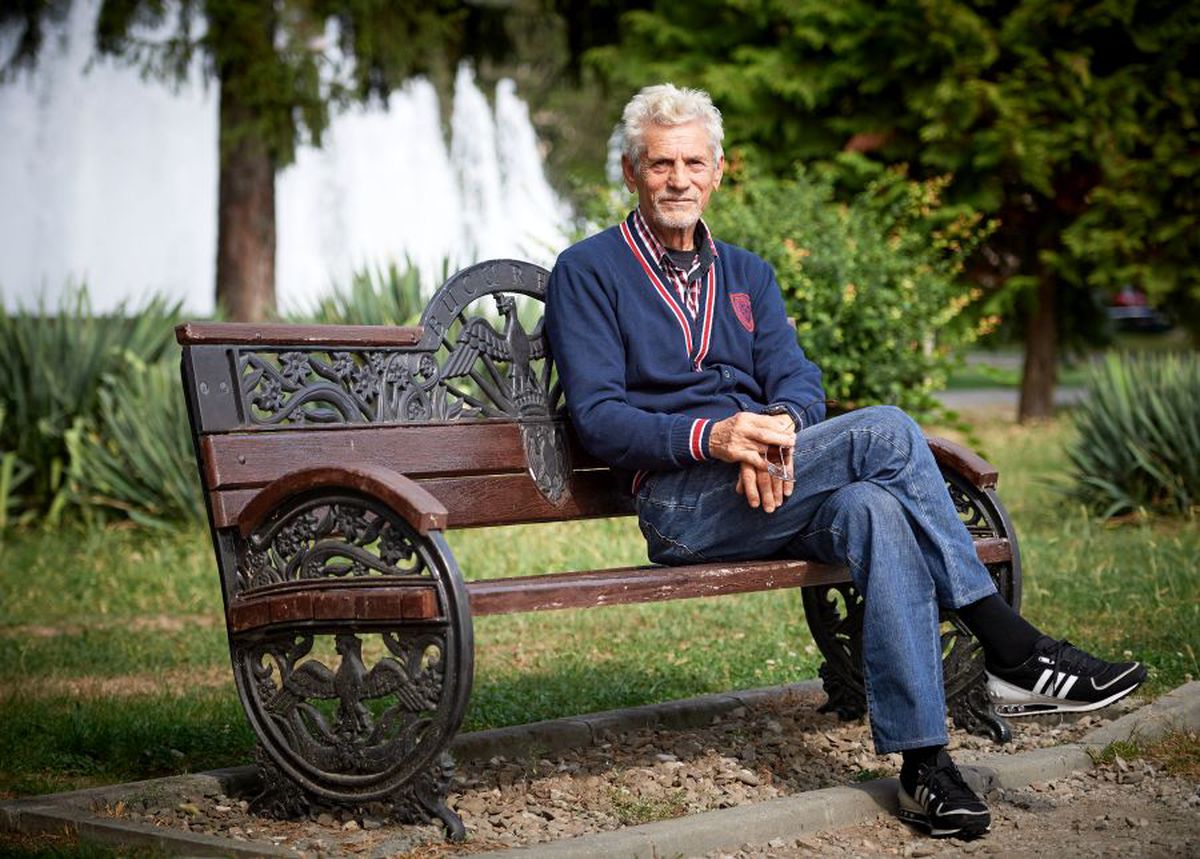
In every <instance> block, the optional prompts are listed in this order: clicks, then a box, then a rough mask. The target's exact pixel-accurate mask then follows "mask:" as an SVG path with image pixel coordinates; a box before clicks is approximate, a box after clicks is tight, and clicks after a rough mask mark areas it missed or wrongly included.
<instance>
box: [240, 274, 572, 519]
mask: <svg viewBox="0 0 1200 859" xmlns="http://www.w3.org/2000/svg"><path fill="white" fill-rule="evenodd" d="M546 277H547V274H546V271H545V269H542V268H540V267H539V266H535V265H532V264H530V263H524V262H518V261H516V260H497V261H493V262H489V263H485V264H481V265H476V266H472V267H470V268H467V269H465V270H463V271H462V272H460V273H458V274H457V275H455V276H454V277H452V278H451V279H450V280H448V281H447V282H446V283H445V284H444V285H443V286H442V287H441V288H440V289H439V290H438V291H437V292H436V293H435V294H434V296H433V297H432V298H431V299H430V302H429V304H428V306H427V307H426V310H425V313H424V315H423V316H422V317H421V321H420V325H421V327H422V328H423V329H424V330H423V334H422V337H421V340H420V342H419V343H417V344H416V345H415V346H412V347H409V348H402V349H394V348H393V349H363V350H361V351H330V352H320V351H284V352H279V351H278V350H273V351H272V350H258V349H244V350H239V352H238V357H237V360H238V375H239V379H240V381H241V395H242V396H241V401H242V402H241V404H240V405H241V408H242V412H243V414H245V415H246V416H247V417H248V418H249V420H250V422H252V423H254V424H258V425H262V426H284V425H288V424H341V423H351V424H353V423H370V424H379V423H431V422H440V421H458V420H467V419H473V418H474V419H478V418H508V419H511V420H514V421H516V422H517V423H518V425H519V426H520V429H521V438H522V442H523V446H524V449H525V458H526V463H527V465H528V471H529V476H530V478H531V479H532V480H533V482H534V485H535V486H536V487H537V489H538V491H539V492H540V493H541V495H542V496H543V497H544V498H545V499H546V500H547V501H549V502H550V503H552V504H554V505H556V506H562V505H563V504H565V503H566V502H567V501H568V500H569V498H570V489H569V487H568V483H567V478H568V476H569V475H570V473H571V462H570V458H569V452H568V451H569V448H568V445H567V438H566V431H565V428H564V422H563V417H564V415H565V407H564V405H563V398H562V391H561V388H560V386H559V385H558V383H557V380H556V379H555V378H554V373H553V363H552V361H551V360H550V358H549V355H548V351H547V341H546V338H545V337H544V336H543V334H542V321H541V319H540V318H539V320H538V322H537V323H536V325H535V326H534V327H533V330H532V331H531V332H530V331H527V330H526V327H525V325H524V323H523V322H522V320H521V318H520V317H521V314H520V306H519V305H518V301H517V300H516V299H515V298H514V294H515V295H524V296H528V297H529V298H533V299H536V300H537V307H538V311H539V317H540V305H541V302H542V301H543V300H544V297H545V290H546ZM489 297H490V298H491V299H492V300H493V302H494V308H495V313H494V314H492V313H489V311H490V310H491V309H492V308H491V307H489V306H488V304H489V302H487V301H486V299H488V298H489ZM470 311H475V312H476V313H477V314H478V315H468V313H469V312H470Z"/></svg>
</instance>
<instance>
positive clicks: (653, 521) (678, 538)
mask: <svg viewBox="0 0 1200 859" xmlns="http://www.w3.org/2000/svg"><path fill="white" fill-rule="evenodd" d="M694 525H695V523H694V516H693V514H692V511H689V510H684V509H681V508H677V507H675V508H672V507H661V506H659V505H656V504H647V505H645V506H644V507H643V508H642V509H640V510H639V511H638V527H639V528H640V529H641V532H642V536H643V537H645V538H646V553H647V555H648V556H649V558H650V560H651V562H653V563H655V564H667V565H672V566H673V565H678V564H699V563H703V562H704V561H706V560H707V558H705V557H704V556H703V555H702V554H700V553H699V552H697V551H696V550H695V549H693V548H692V546H691V545H689V544H690V543H693V540H692V536H691V535H690V534H689V533H688V532H689V530H690V529H691V528H693V527H694Z"/></svg>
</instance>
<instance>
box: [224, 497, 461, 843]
mask: <svg viewBox="0 0 1200 859" xmlns="http://www.w3.org/2000/svg"><path fill="white" fill-rule="evenodd" d="M234 554H235V555H236V558H237V567H236V570H237V574H236V577H237V588H238V590H237V594H236V596H235V598H234V599H233V600H232V601H231V605H230V608H229V617H230V625H231V630H232V634H231V649H232V657H233V666H234V676H235V679H236V682H237V688H238V694H239V696H240V697H241V700H242V702H243V705H244V707H245V709H246V714H247V716H248V718H249V719H250V723H251V725H252V726H253V728H254V731H255V734H256V736H257V737H258V739H259V743H260V751H259V755H258V760H259V764H260V766H261V768H262V770H263V773H264V789H263V792H262V793H261V794H260V795H259V797H258V798H257V799H256V801H255V807H256V809H257V810H259V811H265V812H268V813H270V814H272V815H274V816H293V815H295V814H298V813H300V812H302V811H304V810H306V809H307V808H308V807H309V806H310V805H311V804H313V801H314V800H315V801H316V802H318V803H319V802H320V801H321V800H327V801H332V802H334V803H339V804H353V805H365V804H367V803H371V802H383V803H386V804H388V805H389V806H390V807H391V810H392V812H393V814H394V815H395V816H396V817H397V818H399V819H402V820H412V821H422V820H426V819H429V818H436V819H440V820H442V821H443V822H444V823H445V824H446V826H447V828H448V829H449V830H450V832H451V834H452V836H456V837H462V835H463V834H464V832H463V829H462V822H461V821H460V820H459V818H458V816H457V815H455V814H454V813H453V812H452V811H450V810H449V809H447V808H446V806H445V802H444V798H445V795H446V791H447V789H448V787H449V781H448V775H449V773H450V772H452V769H451V768H450V766H449V764H448V761H446V760H443V759H442V756H443V751H442V750H443V749H444V747H445V745H446V743H448V742H449V740H450V738H451V737H453V735H454V732H455V731H456V730H457V729H458V726H459V725H460V724H461V722H462V715H463V711H464V709H465V707H466V703H467V698H468V696H469V694H470V680H471V676H472V669H471V664H472V659H473V651H472V627H471V616H470V613H469V611H468V610H467V605H466V595H465V592H464V591H463V585H462V581H461V575H460V574H459V571H458V569H457V567H456V566H455V563H454V559H453V557H452V556H451V555H450V553H449V551H448V549H447V548H446V546H445V544H444V542H443V541H442V540H441V538H440V535H437V534H436V533H435V534H433V535H432V536H430V535H425V536H423V535H421V534H418V533H417V532H416V531H415V530H414V529H413V528H412V527H411V526H410V525H409V523H408V522H406V521H405V520H404V519H403V518H401V517H399V516H397V515H396V513H395V512H394V511H393V510H391V509H389V508H388V507H387V506H385V505H383V504H381V503H380V502H379V501H378V500H376V499H375V498H372V497H371V496H369V495H356V494H340V495H330V494H324V493H319V494H314V493H312V492H308V493H301V494H299V495H297V496H294V497H292V498H289V499H288V500H287V501H285V502H283V503H282V504H280V505H279V506H278V507H277V508H275V510H274V511H273V512H272V513H271V515H270V516H269V518H268V519H267V520H266V521H264V522H262V523H261V524H260V525H258V526H257V527H255V528H254V529H253V530H252V531H250V532H249V533H248V534H247V535H246V537H245V538H239V539H237V540H236V541H235V547H234ZM298 586H304V587H303V589H299V588H298Z"/></svg>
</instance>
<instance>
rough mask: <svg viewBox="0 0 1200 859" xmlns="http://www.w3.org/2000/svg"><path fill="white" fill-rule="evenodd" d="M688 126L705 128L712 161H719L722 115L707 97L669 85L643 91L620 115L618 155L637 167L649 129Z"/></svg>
mask: <svg viewBox="0 0 1200 859" xmlns="http://www.w3.org/2000/svg"><path fill="white" fill-rule="evenodd" d="M689 122H699V123H700V124H701V125H702V126H704V130H705V131H706V132H708V142H709V147H710V148H711V150H712V157H713V161H716V160H718V159H719V158H720V157H721V153H722V150H721V141H722V140H724V139H725V128H724V126H723V125H722V124H721V111H719V110H717V108H716V106H715V105H713V103H712V98H710V97H709V95H708V93H706V92H705V91H704V90H702V89H687V88H686V87H685V88H681V87H677V86H675V84H671V83H666V84H656V85H655V86H648V87H643V88H642V90H641V92H639V93H638V94H637V95H635V96H634V97H633V98H631V99H630V100H629V104H627V105H625V110H624V112H623V113H622V114H621V129H620V130H621V151H622V153H623V154H624V155H625V156H626V157H628V158H629V160H630V162H632V164H633V166H634V167H637V165H638V160H639V159H640V158H641V157H642V155H643V153H644V152H645V151H646V127H647V126H648V125H666V126H673V125H687V124H688V123H689Z"/></svg>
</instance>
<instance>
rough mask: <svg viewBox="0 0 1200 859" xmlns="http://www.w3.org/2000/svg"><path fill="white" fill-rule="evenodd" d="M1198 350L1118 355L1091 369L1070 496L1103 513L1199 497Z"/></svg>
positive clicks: (1175, 506) (1072, 454)
mask: <svg viewBox="0 0 1200 859" xmlns="http://www.w3.org/2000/svg"><path fill="white" fill-rule="evenodd" d="M1197 403H1200V356H1197V354H1196V353H1194V352H1192V353H1187V354H1182V355H1171V354H1168V355H1143V356H1133V355H1116V354H1110V355H1108V356H1107V357H1106V359H1105V360H1104V361H1103V363H1101V364H1099V365H1097V366H1094V367H1092V368H1091V370H1090V371H1089V377H1088V382H1087V397H1086V398H1085V399H1084V401H1083V403H1082V404H1081V405H1080V406H1079V407H1078V408H1077V409H1076V410H1075V412H1074V416H1073V420H1074V425H1075V429H1076V432H1077V434H1078V437H1077V438H1076V440H1075V441H1074V442H1072V443H1071V444H1069V445H1068V448H1067V455H1068V456H1069V458H1070V460H1071V468H1070V471H1069V476H1070V481H1071V482H1070V484H1069V486H1068V487H1067V488H1066V491H1067V492H1068V494H1069V495H1071V496H1072V497H1074V498H1075V499H1076V500H1078V501H1081V502H1082V503H1083V504H1085V505H1087V507H1089V508H1090V509H1092V510H1093V511H1095V512H1097V513H1099V514H1100V515H1102V516H1106V517H1107V516H1114V515H1116V514H1119V513H1126V512H1131V511H1136V510H1148V511H1152V512H1159V513H1173V514H1184V513H1188V512H1189V511H1191V510H1192V509H1193V508H1194V507H1196V506H1197V505H1198V504H1200V407H1198V406H1197Z"/></svg>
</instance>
